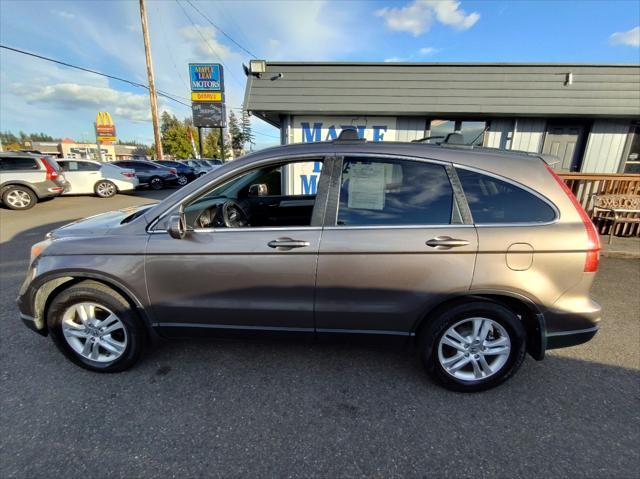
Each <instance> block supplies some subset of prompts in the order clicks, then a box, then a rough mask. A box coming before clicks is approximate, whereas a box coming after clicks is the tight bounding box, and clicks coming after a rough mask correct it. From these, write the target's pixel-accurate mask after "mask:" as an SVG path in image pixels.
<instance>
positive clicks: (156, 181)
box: [149, 176, 164, 190]
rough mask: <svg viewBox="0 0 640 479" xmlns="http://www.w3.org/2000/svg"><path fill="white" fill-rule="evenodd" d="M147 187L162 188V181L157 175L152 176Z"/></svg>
mask: <svg viewBox="0 0 640 479" xmlns="http://www.w3.org/2000/svg"><path fill="white" fill-rule="evenodd" d="M149 188H151V189H152V190H161V189H162V188H164V181H163V180H162V178H160V177H158V176H154V177H152V178H151V179H150V180H149Z"/></svg>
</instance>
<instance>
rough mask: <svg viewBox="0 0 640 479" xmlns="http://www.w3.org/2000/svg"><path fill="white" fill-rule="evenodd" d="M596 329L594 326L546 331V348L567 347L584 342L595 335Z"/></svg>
mask: <svg viewBox="0 0 640 479" xmlns="http://www.w3.org/2000/svg"><path fill="white" fill-rule="evenodd" d="M598 329H599V327H598V326H594V327H592V328H588V329H578V330H573V331H562V332H558V333H547V349H558V348H568V347H569V346H576V345H578V344H583V343H586V342H587V341H590V340H591V338H593V337H594V336H595V335H596V333H597V332H598Z"/></svg>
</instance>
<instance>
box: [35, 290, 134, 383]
mask: <svg viewBox="0 0 640 479" xmlns="http://www.w3.org/2000/svg"><path fill="white" fill-rule="evenodd" d="M47 324H48V326H49V332H50V333H51V338H52V339H53V342H54V343H55V344H56V346H57V347H58V348H59V349H60V351H62V352H63V353H64V354H65V356H67V357H68V358H69V359H70V360H71V361H73V362H74V363H76V364H77V365H79V366H82V367H83V368H85V369H89V370H91V371H98V372H117V371H123V370H125V369H127V368H129V367H131V366H132V365H133V364H134V363H135V362H136V361H137V360H138V358H139V356H140V353H141V352H142V349H143V346H144V329H143V326H142V324H141V322H140V318H139V317H138V315H137V314H136V313H135V311H133V310H132V308H131V306H130V305H129V303H128V302H127V301H126V300H125V299H124V298H123V297H122V296H121V295H120V294H118V293H117V292H116V291H114V290H112V289H111V288H109V287H107V286H105V285H104V284H102V283H98V282H96V281H82V282H81V283H78V284H76V285H74V286H71V287H70V288H68V289H66V290H64V291H63V292H62V293H60V294H58V295H57V296H56V297H55V298H54V300H53V301H52V302H51V306H50V307H49V311H48V314H47Z"/></svg>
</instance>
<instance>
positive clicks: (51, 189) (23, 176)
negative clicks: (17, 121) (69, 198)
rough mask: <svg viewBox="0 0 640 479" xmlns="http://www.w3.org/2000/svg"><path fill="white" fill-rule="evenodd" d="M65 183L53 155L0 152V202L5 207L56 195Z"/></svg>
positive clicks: (20, 207) (24, 207) (28, 204)
mask: <svg viewBox="0 0 640 479" xmlns="http://www.w3.org/2000/svg"><path fill="white" fill-rule="evenodd" d="M65 186H66V180H65V177H64V174H63V173H62V172H61V170H60V166H59V165H58V163H56V160H54V159H53V158H51V157H48V156H40V155H34V154H30V153H16V152H4V153H0V202H2V204H3V205H5V206H6V207H7V208H11V209H12V210H27V209H29V208H32V207H33V206H34V205H35V204H36V203H37V202H38V201H39V200H42V199H45V198H51V197H53V196H58V195H60V194H61V193H62V191H63V190H64V188H65Z"/></svg>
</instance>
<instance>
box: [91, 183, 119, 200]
mask: <svg viewBox="0 0 640 479" xmlns="http://www.w3.org/2000/svg"><path fill="white" fill-rule="evenodd" d="M93 191H94V192H95V194H96V195H97V196H98V197H100V198H111V197H112V196H115V195H116V193H117V192H118V187H117V186H116V185H115V184H113V182H111V181H109V180H100V181H98V182H97V183H96V185H95V186H94V187H93Z"/></svg>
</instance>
